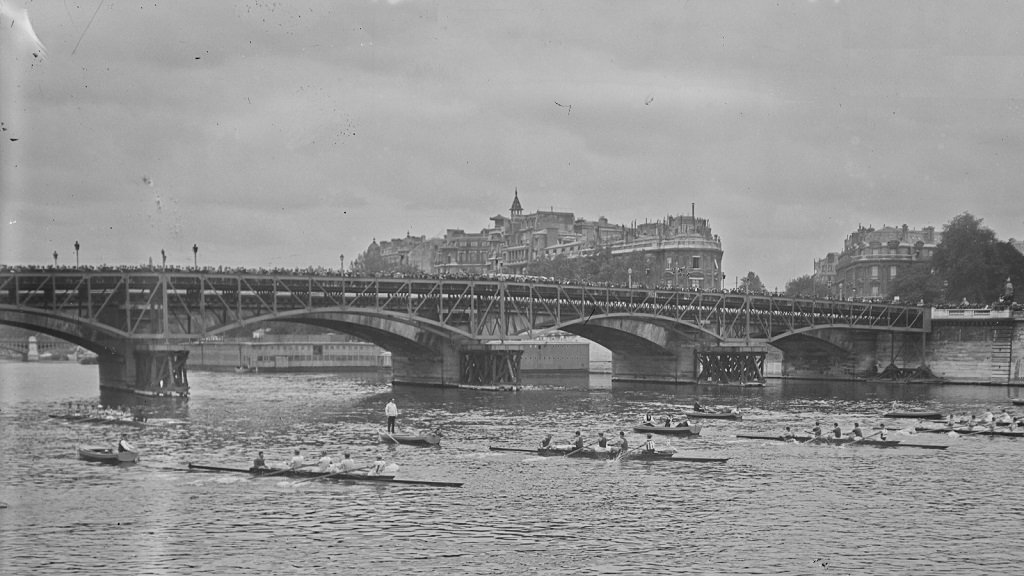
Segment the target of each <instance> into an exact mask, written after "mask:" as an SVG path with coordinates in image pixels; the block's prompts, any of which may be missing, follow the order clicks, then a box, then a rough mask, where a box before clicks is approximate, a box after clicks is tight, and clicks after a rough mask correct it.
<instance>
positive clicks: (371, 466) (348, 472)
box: [292, 464, 374, 486]
mask: <svg viewBox="0 0 1024 576" xmlns="http://www.w3.org/2000/svg"><path fill="white" fill-rule="evenodd" d="M373 466H374V465H373V464H371V465H369V466H363V467H362V468H353V469H351V470H341V471H340V472H328V473H327V474H322V475H320V476H313V477H311V478H305V479H303V480H299V481H298V482H293V483H292V486H298V485H299V484H304V483H306V482H312V481H313V480H324V479H327V478H331V477H333V476H341V475H342V474H351V473H352V472H356V471H359V470H368V469H370V468H373Z"/></svg>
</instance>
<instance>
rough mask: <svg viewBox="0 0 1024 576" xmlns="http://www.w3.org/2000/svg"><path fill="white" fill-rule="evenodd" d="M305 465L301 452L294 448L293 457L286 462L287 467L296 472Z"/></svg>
mask: <svg viewBox="0 0 1024 576" xmlns="http://www.w3.org/2000/svg"><path fill="white" fill-rule="evenodd" d="M305 465H306V459H305V458H303V457H302V452H301V451H300V450H299V449H298V448H296V449H295V455H294V456H292V459H291V461H289V462H288V467H289V468H291V469H292V470H298V469H299V468H302V467H303V466H305Z"/></svg>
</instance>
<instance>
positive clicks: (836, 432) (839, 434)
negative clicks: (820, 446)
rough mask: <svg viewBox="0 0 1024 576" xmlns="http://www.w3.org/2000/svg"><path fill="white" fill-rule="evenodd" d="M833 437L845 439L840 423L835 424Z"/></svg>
mask: <svg viewBox="0 0 1024 576" xmlns="http://www.w3.org/2000/svg"><path fill="white" fill-rule="evenodd" d="M832 435H833V436H835V437H836V438H842V437H843V431H842V429H840V428H839V422H836V423H835V424H833V426H832Z"/></svg>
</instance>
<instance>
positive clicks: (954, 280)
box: [932, 212, 1013, 304]
mask: <svg viewBox="0 0 1024 576" xmlns="http://www.w3.org/2000/svg"><path fill="white" fill-rule="evenodd" d="M999 244H1006V243H1005V242H999V241H997V240H996V234H995V232H993V231H992V230H991V229H989V228H987V227H985V226H982V219H980V218H975V217H974V216H973V215H971V214H970V213H968V212H964V213H963V214H960V215H958V216H956V217H954V218H953V220H951V221H950V222H949V224H946V226H945V228H944V229H943V232H942V241H941V242H939V244H938V245H937V246H936V247H935V256H934V258H933V259H932V261H933V263H934V265H935V270H936V272H937V273H938V274H939V275H940V276H941V277H942V278H943V279H944V280H945V282H946V283H947V284H946V290H945V292H946V301H947V302H958V301H960V300H962V299H964V298H966V299H967V301H968V302H971V303H976V304H978V303H991V302H994V301H996V300H998V299H999V297H1000V295H1001V293H1002V289H1003V285H1004V282H1005V279H1006V276H1007V274H1008V273H1012V266H1013V263H1012V262H1006V261H1004V260H1007V259H1010V258H1011V256H1010V255H1009V253H1008V252H1007V251H1006V250H1004V249H1002V248H997V246H998V245H999ZM1011 247H1012V246H1011ZM1008 268H1011V269H1010V270H1008Z"/></svg>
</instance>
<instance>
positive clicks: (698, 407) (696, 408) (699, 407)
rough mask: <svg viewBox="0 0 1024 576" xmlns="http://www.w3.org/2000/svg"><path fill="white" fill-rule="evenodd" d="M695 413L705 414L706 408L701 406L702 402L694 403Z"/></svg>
mask: <svg viewBox="0 0 1024 576" xmlns="http://www.w3.org/2000/svg"><path fill="white" fill-rule="evenodd" d="M693 411H694V412H703V411H704V407H703V406H701V405H700V402H694V403H693Z"/></svg>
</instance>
